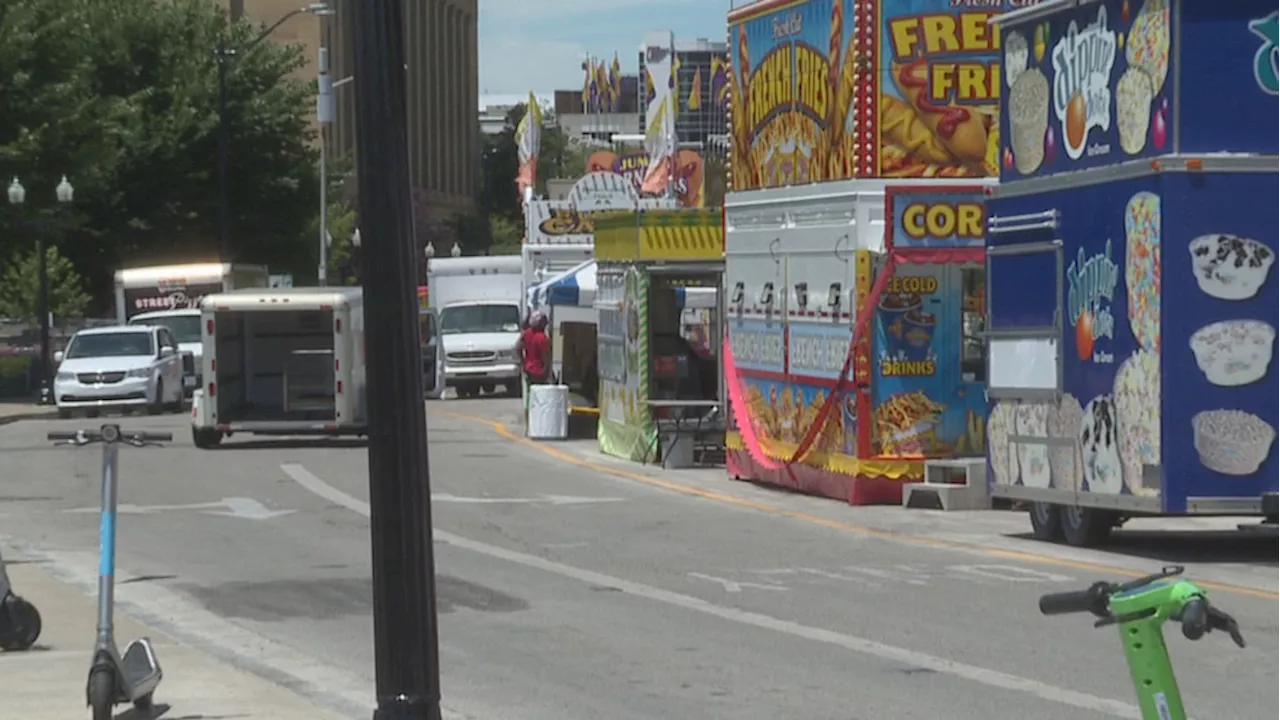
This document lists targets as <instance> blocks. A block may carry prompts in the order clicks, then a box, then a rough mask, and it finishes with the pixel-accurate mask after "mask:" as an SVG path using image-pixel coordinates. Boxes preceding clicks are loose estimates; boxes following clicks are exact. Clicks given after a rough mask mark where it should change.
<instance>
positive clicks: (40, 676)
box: [0, 558, 338, 720]
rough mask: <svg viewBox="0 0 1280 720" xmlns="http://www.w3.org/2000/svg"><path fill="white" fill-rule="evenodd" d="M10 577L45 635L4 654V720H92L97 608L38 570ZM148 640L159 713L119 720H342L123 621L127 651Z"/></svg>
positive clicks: (124, 708)
mask: <svg viewBox="0 0 1280 720" xmlns="http://www.w3.org/2000/svg"><path fill="white" fill-rule="evenodd" d="M12 560H17V558H12ZM8 571H9V578H10V579H11V580H12V581H13V586H14V589H15V590H16V591H17V592H18V593H19V594H20V595H22V596H23V597H25V598H27V599H28V600H30V601H32V602H33V603H35V605H36V607H38V608H39V609H40V614H41V616H42V617H43V620H44V631H43V632H42V633H41V635H40V641H39V642H38V643H37V645H36V647H35V648H33V649H32V650H29V651H27V652H15V653H4V652H0V677H3V678H4V687H5V697H4V699H3V701H2V702H0V707H3V710H0V715H3V716H4V717H11V718H26V719H27V720H66V719H67V718H77V717H88V716H89V711H88V709H87V708H86V707H85V682H86V680H87V675H88V670H89V659H90V650H91V649H92V647H93V638H94V625H95V618H96V609H95V600H94V599H93V598H89V597H86V596H85V595H83V594H81V593H80V592H79V591H77V590H76V589H75V588H73V587H71V586H69V585H65V584H63V583H62V582H59V581H58V580H56V579H55V578H53V577H52V576H50V575H49V574H47V573H46V572H44V571H42V570H40V569H39V568H38V566H36V565H34V564H17V565H9V566H8ZM143 636H146V637H150V638H151V640H152V642H153V644H154V647H155V650H156V655H157V657H158V658H159V660H160V666H161V668H163V670H164V679H163V680H162V681H161V683H160V687H158V688H157V689H156V696H155V708H154V710H153V711H152V713H151V714H150V715H146V714H140V713H137V712H136V711H133V710H132V708H131V707H130V706H128V705H120V706H117V708H116V717H117V718H118V720H125V718H129V719H130V720H143V719H144V718H148V717H157V718H158V717H165V718H238V719H243V720H253V719H255V718H258V719H260V720H268V719H269V720H337V717H338V716H337V715H335V714H332V713H329V712H328V711H325V710H321V709H320V708H317V707H315V706H313V705H312V704H310V703H308V702H307V701H305V700H304V699H303V698H301V697H299V696H298V695H296V694H294V693H292V692H290V691H289V690H286V689H285V688H282V687H279V686H277V685H274V684H272V683H270V682H267V681H266V680H263V679H261V678H259V677H257V676H255V675H250V674H248V673H244V672H241V671H239V670H235V669H233V668H230V667H228V666H226V665H224V664H222V663H220V662H218V661H217V660H215V659H214V658H212V657H210V656H208V655H206V654H204V653H202V652H200V651H197V650H195V649H192V648H189V647H185V646H183V645H180V644H178V643H177V642H175V641H174V640H173V639H171V638H169V637H166V636H164V635H162V634H160V633H158V632H155V631H152V630H148V629H147V628H144V627H142V626H140V625H138V624H137V623H135V622H132V621H130V620H129V619H128V618H126V617H123V616H121V615H120V614H119V613H117V615H116V638H117V642H119V644H120V645H121V650H123V649H124V648H123V646H124V645H125V644H126V643H127V642H128V641H129V640H132V639H134V638H138V637H143Z"/></svg>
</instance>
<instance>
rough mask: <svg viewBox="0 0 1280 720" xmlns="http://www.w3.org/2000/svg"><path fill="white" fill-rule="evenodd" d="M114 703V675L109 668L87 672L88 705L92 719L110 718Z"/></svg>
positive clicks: (105, 719)
mask: <svg viewBox="0 0 1280 720" xmlns="http://www.w3.org/2000/svg"><path fill="white" fill-rule="evenodd" d="M115 704H116V677H115V675H114V674H112V672H111V671H110V670H94V671H93V672H92V673H90V674H89V707H90V708H92V709H93V720H111V716H112V714H113V713H112V709H113V708H114V707H115Z"/></svg>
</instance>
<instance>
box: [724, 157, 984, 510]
mask: <svg viewBox="0 0 1280 720" xmlns="http://www.w3.org/2000/svg"><path fill="white" fill-rule="evenodd" d="M982 201H983V196H982V186H981V185H978V184H975V185H966V186H955V185H953V184H949V183H947V182H945V181H900V182H899V183H896V184H895V183H892V182H891V183H886V182H883V181H872V180H860V181H846V182H835V183H823V184H821V185H808V186H799V187H794V188H779V189H769V190H760V191H754V192H748V193H739V194H736V195H733V196H730V199H729V203H728V206H727V208H726V244H727V247H726V252H725V258H726V287H727V290H726V294H727V296H728V298H727V301H726V302H727V306H728V307H727V310H726V312H727V314H728V323H727V327H728V328H729V332H728V335H729V337H728V343H727V351H726V353H725V355H726V363H725V370H726V372H725V376H726V384H727V386H728V391H729V396H730V399H731V413H730V414H731V420H732V427H731V430H730V432H728V433H727V435H726V444H727V466H728V470H729V473H730V474H731V475H732V476H734V477H737V478H740V479H748V480H753V481H762V482H766V483H771V484H777V485H782V486H786V487H790V488H793V489H797V490H800V491H803V492H808V493H812V494H817V495H824V496H827V497H833V498H837V499H841V500H845V501H847V502H850V503H852V504H871V503H882V502H900V501H901V498H902V486H903V483H904V482H908V481H915V480H920V479H922V477H923V475H924V469H925V468H924V466H925V461H926V459H933V458H952V457H955V456H957V455H975V456H977V457H979V458H981V456H982V454H983V452H984V445H983V439H982V434H983V427H984V418H985V413H984V403H985V399H984V393H983V388H984V386H983V384H982V383H983V377H982V370H983V367H984V365H983V356H982V354H981V352H982V341H981V338H980V335H979V333H980V331H981V317H982V314H981V313H982V307H981V304H982V300H981V298H982V292H983V285H982V267H983V252H984V251H983V245H984V235H985V225H984V223H985V215H984V214H983V202H982ZM975 464H976V465H977V466H978V467H981V466H982V464H983V463H982V461H981V460H978V461H977V462H976V463H975Z"/></svg>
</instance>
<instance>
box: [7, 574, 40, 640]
mask: <svg viewBox="0 0 1280 720" xmlns="http://www.w3.org/2000/svg"><path fill="white" fill-rule="evenodd" d="M40 627H41V626H40V611H39V610H37V609H36V606H35V605H32V604H31V603H30V602H29V601H27V600H24V599H22V598H20V597H18V596H17V595H14V594H13V586H12V585H10V584H9V574H8V573H6V572H5V571H4V558H0V650H6V651H9V650H27V649H29V648H30V647H31V646H32V645H35V644H36V640H38V639H39V638H40Z"/></svg>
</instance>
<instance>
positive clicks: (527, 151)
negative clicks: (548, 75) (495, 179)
mask: <svg viewBox="0 0 1280 720" xmlns="http://www.w3.org/2000/svg"><path fill="white" fill-rule="evenodd" d="M516 145H517V150H518V152H519V154H520V168H519V170H518V171H517V173H516V189H517V191H518V192H519V194H520V201H521V202H522V203H523V202H528V201H529V198H530V197H531V195H532V193H533V188H534V184H535V183H536V182H537V179H538V150H539V148H540V147H541V145H542V108H541V107H539V106H538V99H537V98H536V97H534V95H533V92H532V91H530V92H529V104H528V105H527V106H525V113H524V117H523V118H520V124H519V125H517V126H516Z"/></svg>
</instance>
